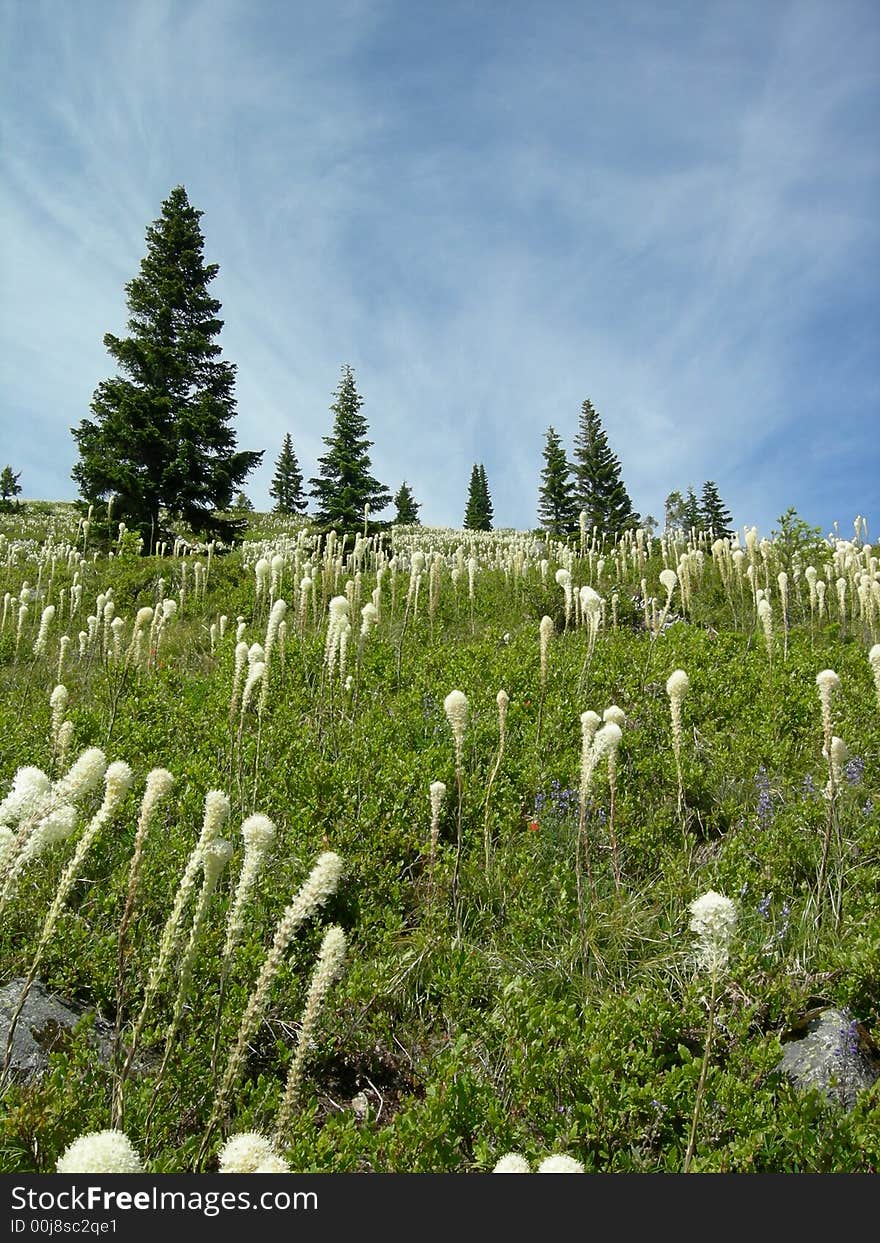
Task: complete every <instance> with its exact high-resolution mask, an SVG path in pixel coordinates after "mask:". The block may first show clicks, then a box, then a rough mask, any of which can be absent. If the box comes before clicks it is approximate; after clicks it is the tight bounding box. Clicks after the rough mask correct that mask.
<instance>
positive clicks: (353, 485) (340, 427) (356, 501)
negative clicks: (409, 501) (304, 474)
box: [309, 366, 391, 531]
mask: <svg viewBox="0 0 880 1243" xmlns="http://www.w3.org/2000/svg"><path fill="white" fill-rule="evenodd" d="M334 396H335V398H336V400H335V401H334V402H333V404H332V405H331V407H330V409H331V410H332V411H333V414H334V421H333V431H332V433H331V434H330V435H329V436H325V437H324V444H325V445H326V446H327V453H326V454H325V455H324V457H322V458H319V460H318V466H319V467H320V469H321V473H320V475H318V476H317V477H316V478H314V479H310V480H309V483H310V484H311V492H312V496H313V497H314V498H315V500H316V501H317V504H318V512H317V514H316V516H315V521H316V522H317V523H318V524H319V525H321V526H324V527H335V528H337V529H339V530H341V531H358V530H360V529H361V528H362V526H363V523H364V509H365V507H366V506H367V505H369V507H370V512H371V513H374V514H377V513H381V511H382V510H383V509H385V507H386V506H387V505H388V504H389V503H390V501H391V493H390V492H388V491H387V490H386V488H385V485H384V484H382V483H379V482H378V480H376V479H374V478H373V476H372V475H371V474H370V469H371V468H370V457H369V454H368V453H367V450H368V449H369V448H370V447H371V446H372V443H373V442H372V441H371V440H367V437H366V432H367V421H366V419H365V418H364V416H363V415H362V414H361V406H362V405H363V404H364V400H363V398H362V397H361V396H360V394H359V393H358V391H357V387H356V385H355V381H354V372H353V371H352V369H351V367H349V366H344V367H343V368H342V379H341V380H340V382H339V387H338V388H337V389H336V392H335V394H334Z"/></svg>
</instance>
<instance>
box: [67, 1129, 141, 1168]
mask: <svg viewBox="0 0 880 1243" xmlns="http://www.w3.org/2000/svg"><path fill="white" fill-rule="evenodd" d="M55 1171H56V1173H58V1174H143V1173H144V1172H145V1171H144V1167H143V1163H142V1161H141V1158H140V1156H139V1155H138V1153H137V1151H136V1149H135V1147H134V1145H133V1144H132V1142H131V1140H130V1139H129V1138H128V1136H127V1135H126V1134H125V1133H124V1132H123V1131H116V1130H112V1131H90V1132H89V1133H88V1135H81V1136H80V1137H79V1139H75V1140H74V1141H73V1143H72V1144H68V1145H67V1147H66V1148H65V1149H64V1152H63V1153H62V1154H61V1156H60V1157H59V1158H58V1160H57V1161H56V1163H55Z"/></svg>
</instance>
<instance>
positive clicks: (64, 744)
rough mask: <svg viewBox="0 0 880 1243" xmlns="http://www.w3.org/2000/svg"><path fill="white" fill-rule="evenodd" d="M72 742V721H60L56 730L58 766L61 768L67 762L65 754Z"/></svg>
mask: <svg viewBox="0 0 880 1243" xmlns="http://www.w3.org/2000/svg"><path fill="white" fill-rule="evenodd" d="M72 742H73V721H71V720H67V721H62V722H61V726H60V728H59V730H58V754H57V760H58V767H59V768H63V767H64V765H65V764H66V763H67V755H68V752H69V751H70V747H71V743H72Z"/></svg>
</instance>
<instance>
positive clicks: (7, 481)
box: [0, 466, 21, 513]
mask: <svg viewBox="0 0 880 1243" xmlns="http://www.w3.org/2000/svg"><path fill="white" fill-rule="evenodd" d="M20 478H21V471H18V473H16V472H15V471H14V470H13V469H12V467H11V466H4V467H3V470H2V471H0V509H2V510H4V511H5V512H7V513H8V512H9V511H10V510H13V509H17V508H18V501H17V500H16V499H15V498H16V497H17V496H20V495H21V484H20V483H19V482H18V481H19V479H20Z"/></svg>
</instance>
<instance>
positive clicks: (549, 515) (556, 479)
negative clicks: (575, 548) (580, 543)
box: [538, 427, 579, 537]
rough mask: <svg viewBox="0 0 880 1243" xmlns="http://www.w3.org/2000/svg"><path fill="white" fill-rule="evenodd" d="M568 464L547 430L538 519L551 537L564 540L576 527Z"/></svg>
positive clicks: (556, 438)
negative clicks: (554, 536)
mask: <svg viewBox="0 0 880 1243" xmlns="http://www.w3.org/2000/svg"><path fill="white" fill-rule="evenodd" d="M574 488H575V485H574V480H573V479H572V477H571V465H570V463H569V461H568V458H567V457H566V455H565V449H564V448H563V447H562V440H561V439H560V437H559V433H558V432H557V431H556V430H555V428H553V427H548V428H547V438H546V441H545V444H544V469H543V470H542V471H541V486H540V488H539V489H538V520H539V521H540V523H541V525H542V526H543V527H544V528H545V529H546V530H547V531H549V532H550V534H551V535H557V536H560V537H564V536H566V535H571V533H572V532H573V531H576V530H577V528H578V514H579V511H578V506H577V502H576V500H575V496H574Z"/></svg>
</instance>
